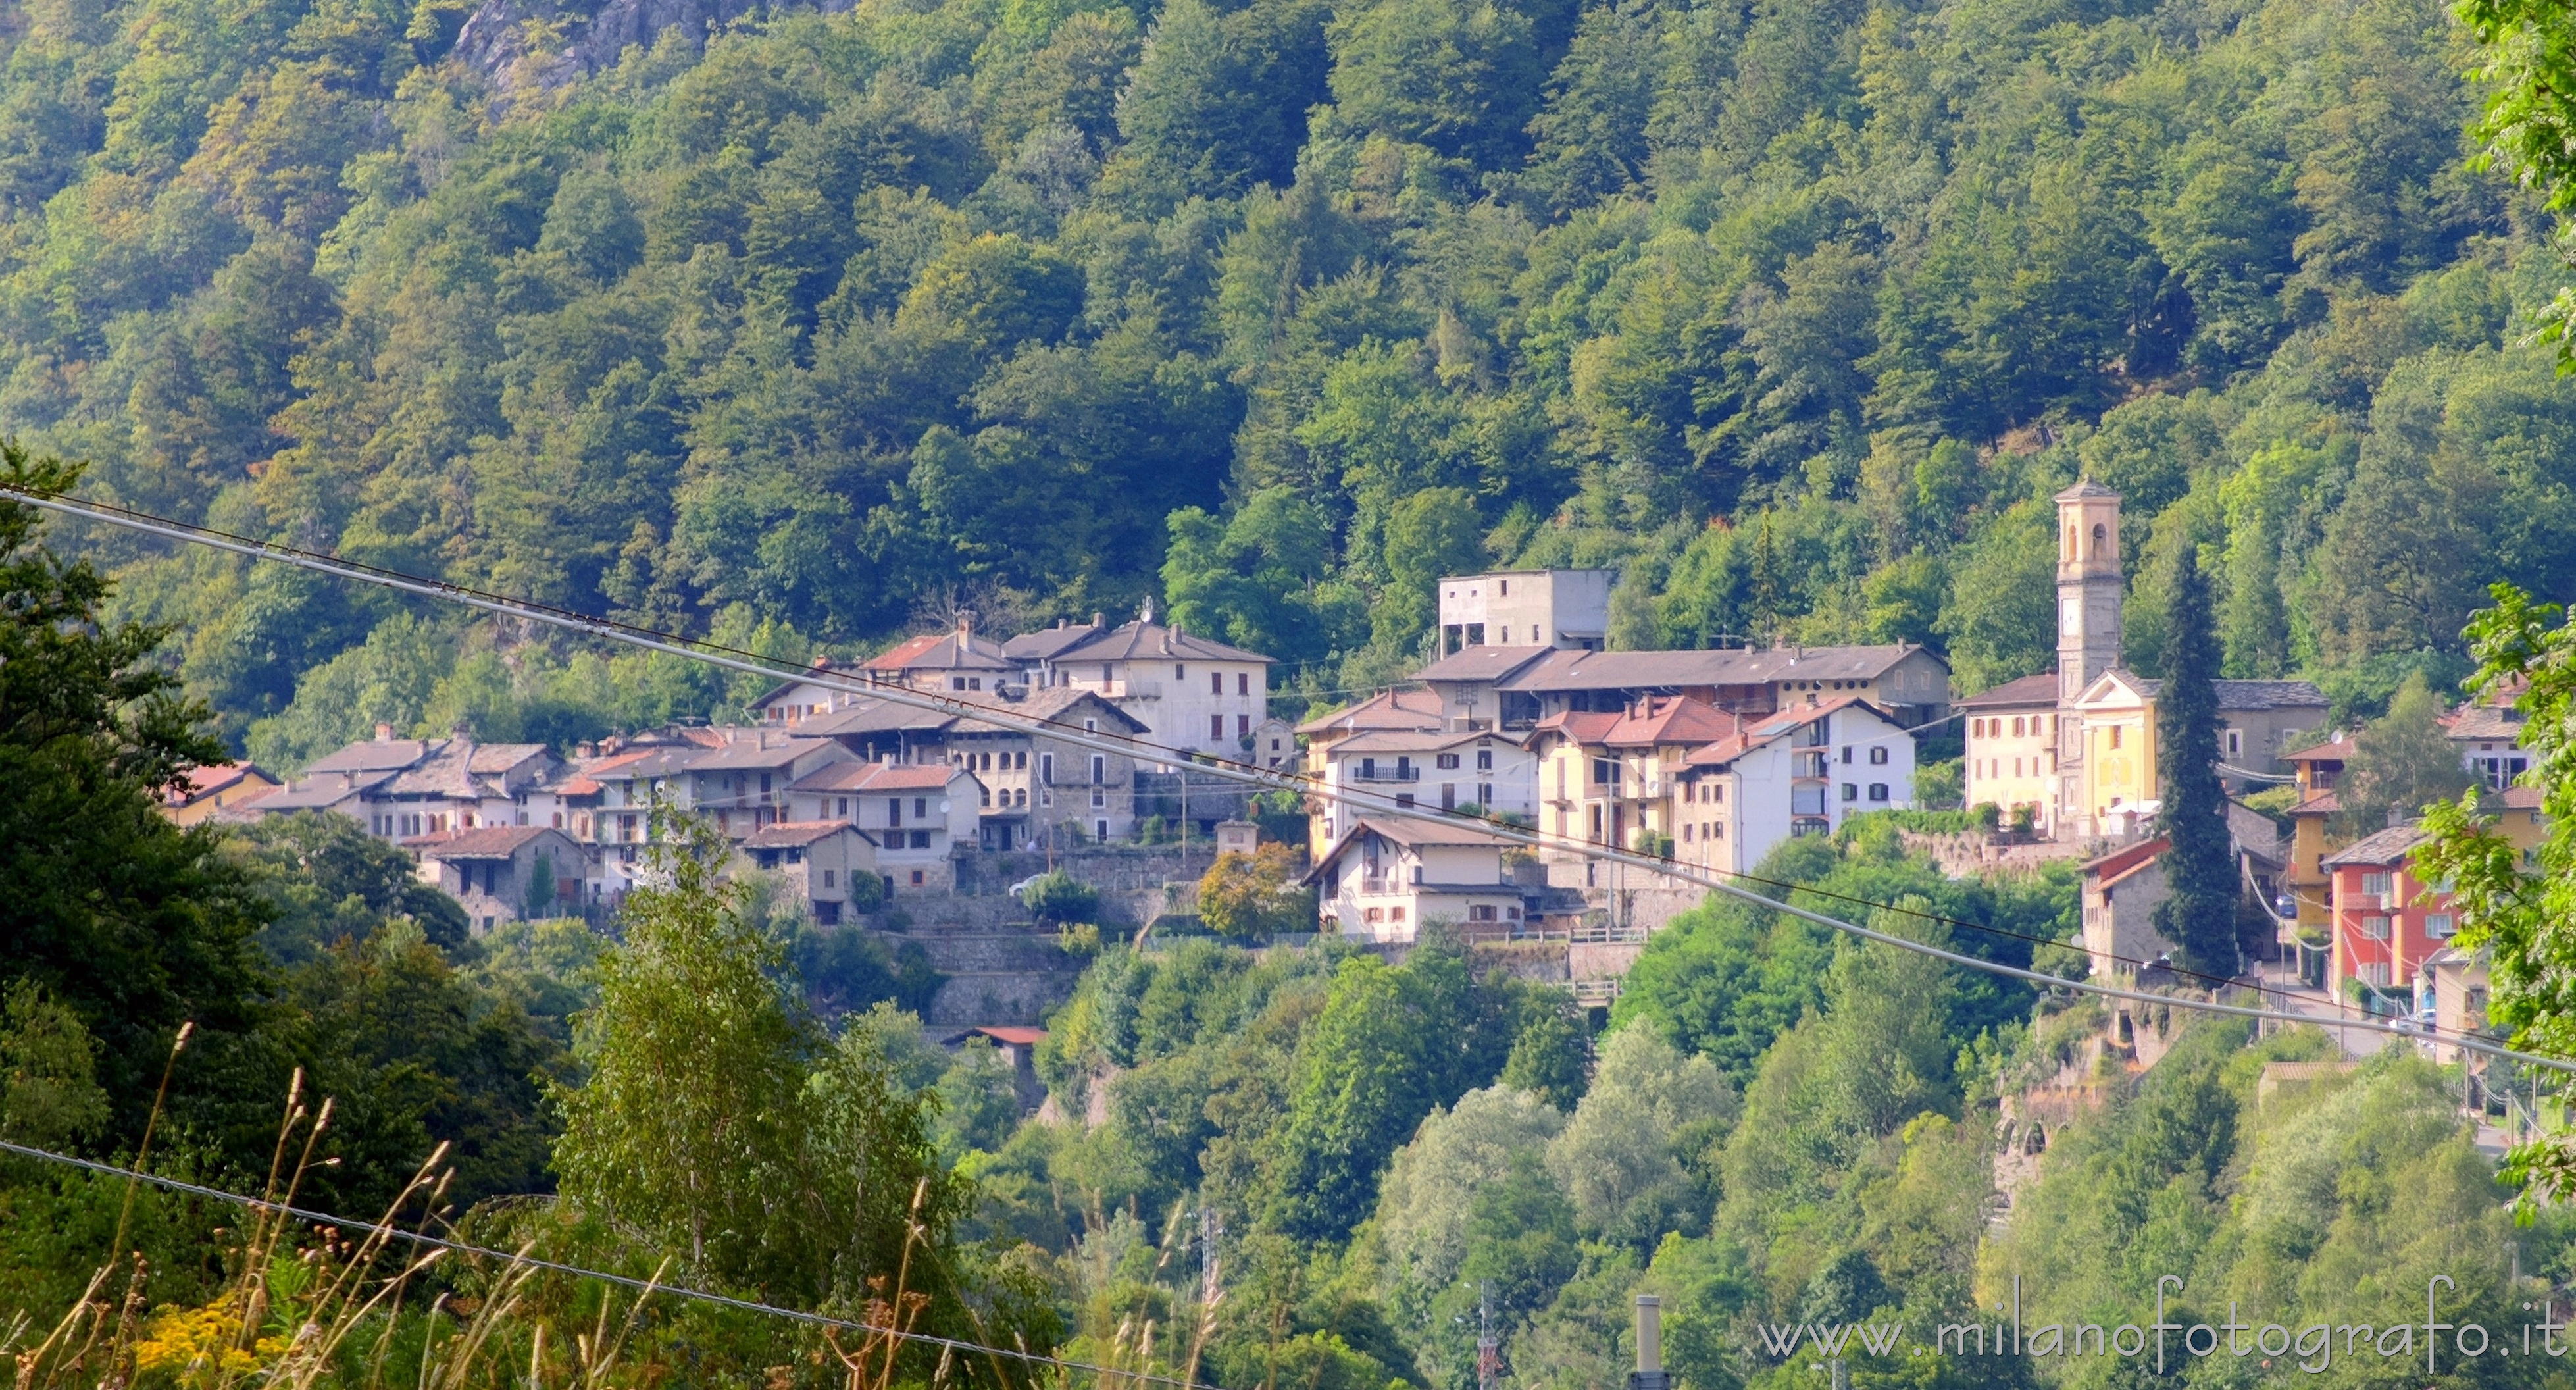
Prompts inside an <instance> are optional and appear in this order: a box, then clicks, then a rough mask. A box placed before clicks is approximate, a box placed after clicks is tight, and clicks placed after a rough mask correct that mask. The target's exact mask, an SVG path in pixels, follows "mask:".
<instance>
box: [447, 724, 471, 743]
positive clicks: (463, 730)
mask: <svg viewBox="0 0 2576 1390" xmlns="http://www.w3.org/2000/svg"><path fill="white" fill-rule="evenodd" d="M447 732H448V734H449V735H450V736H451V737H453V738H454V739H455V740H456V741H457V742H459V743H472V742H473V741H474V726H473V725H471V724H468V723H466V722H465V721H464V720H462V719H459V720H457V721H456V722H455V723H453V724H451V725H449V726H447Z"/></svg>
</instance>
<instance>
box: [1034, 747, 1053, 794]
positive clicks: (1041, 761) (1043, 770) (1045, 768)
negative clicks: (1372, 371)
mask: <svg viewBox="0 0 2576 1390" xmlns="http://www.w3.org/2000/svg"><path fill="white" fill-rule="evenodd" d="M1038 780H1039V781H1041V782H1044V783H1046V784H1047V785H1049V786H1053V785H1055V754H1053V753H1040V754H1038Z"/></svg>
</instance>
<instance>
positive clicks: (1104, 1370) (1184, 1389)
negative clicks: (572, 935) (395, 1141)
mask: <svg viewBox="0 0 2576 1390" xmlns="http://www.w3.org/2000/svg"><path fill="white" fill-rule="evenodd" d="M0 1152H7V1153H13V1154H16V1155H18V1156H19V1157H21V1158H32V1159H36V1160H39V1161H41V1162H45V1163H61V1164H67V1165H69V1166H71V1167H74V1168H85V1169H87V1170H89V1171H90V1172H93V1173H98V1174H102V1175H104V1176H107V1177H111V1178H121V1179H124V1180H126V1181H129V1182H146V1183H150V1184H152V1185H153V1186H155V1187H161V1188H167V1189H169V1190H170V1191H172V1192H184V1193H187V1194H188V1195H190V1196H192V1197H207V1198H211V1199H213V1200H215V1201H218V1202H230V1203H232V1204H234V1205H235V1206H242V1207H249V1208H251V1209H253V1210H256V1211H270V1212H281V1213H284V1214H285V1215H288V1216H292V1217H294V1218H296V1219H297V1220H300V1221H310V1222H314V1223H316V1224H319V1225H326V1226H332V1227H337V1228H339V1229H342V1230H359V1231H372V1232H374V1233H376V1234H378V1235H384V1236H392V1237H394V1238H395V1239H397V1240H407V1241H410V1242H411V1243H413V1244H415V1245H426V1246H429V1247H432V1248H434V1249H439V1250H450V1251H454V1252H455V1253H457V1254H460V1255H480V1256H484V1257H486V1258H488V1259H495V1260H500V1261H503V1262H504V1263H508V1264H520V1265H526V1266H528V1267H529V1268H532V1269H542V1270H547V1271H550V1272H552V1273H556V1274H569V1275H573V1276H575V1277H577V1278H582V1279H597V1280H599V1281H601V1282H602V1283H608V1284H616V1285H619V1286H620V1287H623V1288H629V1289H640V1290H643V1291H645V1292H647V1293H657V1294H669V1295H671V1296H672V1297H674V1298H681V1299H688V1300H691V1301H693V1302H698V1303H708V1304H713V1305H715V1306H717V1307H720V1308H732V1309H735V1310H737V1311H740V1312H746V1313H767V1314H769V1315H770V1316H772V1317H781V1318H788V1319H792V1320H794V1321H796V1322H802V1323H810V1324H812V1325H814V1326H816V1327H829V1328H834V1329H837V1330H839V1331H843V1332H865V1333H868V1334H870V1335H872V1336H883V1337H893V1338H896V1339H898V1340H901V1341H907V1342H919V1343H921V1344H923V1345H925V1346H935V1347H946V1348H948V1349H950V1350H952V1351H966V1352H981V1353H983V1354H985V1355H987V1356H1007V1357H1011V1358H1012V1359H1014V1360H1018V1361H1025V1362H1030V1363H1033V1364H1036V1365H1044V1366H1062V1367H1064V1368H1065V1369H1067V1370H1073V1371H1090V1372H1092V1373H1094V1374H1097V1375H1103V1376H1118V1377H1121V1378H1124V1379H1131V1380H1142V1381H1151V1382H1153V1383H1155V1384H1158V1385H1171V1386H1177V1387H1180V1390H1216V1387H1214V1386H1211V1385H1206V1384H1203V1383H1201V1382H1199V1381H1193V1380H1181V1379H1177V1378H1175V1377H1172V1376H1161V1375H1154V1374H1152V1373H1150V1372H1146V1371H1133V1370H1129V1369H1127V1368H1125V1367H1123V1366H1117V1367H1113V1366H1095V1365H1092V1364H1091V1363H1089V1362H1087V1361H1068V1360H1066V1359H1064V1358H1063V1357H1061V1356H1046V1355H1042V1354H1040V1353H1038V1352H1033V1351H1022V1350H1018V1349H1016V1348H1012V1347H996V1346H987V1345H985V1344H984V1343H982V1342H969V1341H963V1340H961V1339H959V1338H955V1337H941V1336H937V1335H935V1334H933V1333H928V1332H912V1331H907V1330H905V1329H903V1328H898V1327H880V1326H878V1325H877V1324H875V1323H867V1322H854V1321H852V1320H850V1319H848V1318H836V1317H833V1316H831V1315H830V1314H828V1313H809V1312H807V1311H805V1310H804V1309H802V1308H781V1307H779V1306H777V1305H776V1304H772V1303H759V1302H755V1301H753V1300H751V1299H748V1298H734V1297H732V1296H730V1295H727V1294H720V1293H709V1292H707V1291H706V1290H704V1289H693V1288H690V1287H688V1286H687V1285H685V1284H665V1283H656V1282H654V1281H652V1280H650V1279H637V1278H635V1277H633V1276H632V1275H626V1274H612V1273H610V1272H609V1271H607V1270H604V1269H585V1268H583V1267H582V1266H580V1265H574V1264H565V1263H563V1262H562V1261H559V1260H540V1259H537V1258H535V1257H533V1256H530V1255H525V1254H512V1253H510V1252H509V1251H506V1250H494V1249H491V1248H490V1247H488V1246H481V1245H469V1244H467V1243H465V1242H464V1241H461V1240H449V1239H447V1238H445V1237H443V1236H434V1235H430V1234H428V1233H427V1232H425V1231H409V1230H405V1229H403V1228H402V1227H400V1226H396V1225H392V1224H389V1223H378V1222H374V1221H360V1220H355V1219H352V1218H350V1217H345V1216H334V1215H332V1214H331V1213H330V1212H327V1211H315V1210H312V1209H311V1208H308V1207H297V1206H289V1205H287V1204H286V1203H284V1202H272V1201H268V1200H267V1199H265V1198H260V1197H245V1196H243V1195H242V1194H241V1193H238V1192H227V1191H225V1190H224V1189H222V1188H220V1187H207V1186H205V1185H203V1184H201V1183H193V1182H182V1181H180V1180H179V1179H177V1178H166V1177H163V1176H161V1175H160V1174H158V1173H146V1172H143V1171H141V1170H140V1169H135V1168H119V1167H117V1166H116V1165H114V1164H110V1163H100V1162H98V1161H96V1160H94V1159H87V1158H75V1157H73V1156H72V1155H70V1154H60V1153H55V1152H53V1151H51V1150H49V1149H38V1148H31V1147H29V1146H28V1145H25V1144H13V1143H11V1142H9V1141H7V1140H5V1139H0Z"/></svg>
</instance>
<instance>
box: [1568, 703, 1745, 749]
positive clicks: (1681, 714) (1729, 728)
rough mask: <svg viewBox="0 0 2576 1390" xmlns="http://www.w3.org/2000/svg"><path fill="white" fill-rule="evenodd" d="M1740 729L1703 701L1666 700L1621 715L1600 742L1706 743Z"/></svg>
mask: <svg viewBox="0 0 2576 1390" xmlns="http://www.w3.org/2000/svg"><path fill="white" fill-rule="evenodd" d="M1743 727H1744V721H1743V720H1742V719H1740V718H1738V717H1737V716H1735V715H1732V714H1729V713H1727V712H1726V711H1724V710H1722V709H1719V708H1718V707H1717V706H1715V705H1712V704H1709V703H1707V702H1706V701H1703V700H1692V699H1686V698H1685V699H1674V698H1669V697H1668V698H1664V699H1657V700H1650V701H1648V702H1647V711H1646V712H1645V713H1630V714H1624V715H1622V716H1620V719H1619V722H1618V723H1617V724H1615V725H1612V726H1611V728H1610V731H1609V732H1608V733H1607V734H1605V735H1603V736H1602V740H1601V741H1602V742H1604V743H1606V744H1609V745H1610V746H1612V747H1614V748H1660V747H1663V746H1665V745H1667V744H1707V743H1714V742H1716V741H1718V740H1720V739H1723V738H1729V737H1732V736H1733V735H1735V734H1736V733H1738V732H1740V731H1741V730H1742V729H1743Z"/></svg>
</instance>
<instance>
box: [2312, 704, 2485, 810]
mask: <svg viewBox="0 0 2576 1390" xmlns="http://www.w3.org/2000/svg"><path fill="white" fill-rule="evenodd" d="M2443 710H2444V704H2443V700H2442V697H2441V696H2439V695H2436V694H2434V693H2433V688H2432V686H2431V685H2429V684H2427V683H2426V682H2425V680H2424V673H2423V672H2421V671H2415V672H2411V673H2409V674H2408V675H2407V677H2406V683H2405V684H2403V685H2401V686H2399V687H2397V694H2396V696H2395V698H2393V699H2391V700H2390V701H2389V702H2388V713H2386V714H2384V715H2382V716H2380V717H2379V718H2377V719H2375V720H2372V721H2371V723H2370V727H2368V728H2366V729H2363V730H2362V731H2361V732H2360V733H2359V734H2357V735H2355V736H2354V738H2353V750H2352V759H2351V761H2350V762H2349V763H2347V764H2346V765H2345V768H2344V775H2343V777H2342V779H2341V780H2340V781H2339V782H2337V783H2336V785H2335V798H2336V800H2337V801H2339V802H2340V803H2341V804H2342V807H2343V809H2342V812H2341V814H2340V815H2338V816H2337V817H2336V818H2335V825H2334V829H2335V832H2336V833H2337V834H2339V835H2345V836H2356V837H2357V836H2361V835H2367V834H2369V833H2370V832H2371V831H2374V830H2377V829H2379V828H2380V827H2381V826H2384V825H2387V824H2389V823H2390V821H2391V819H2392V818H2394V819H2399V820H2405V819H2412V818H2413V817H2415V816H2416V815H2418V814H2420V813H2421V812H2422V811H2423V809H2424V806H2425V804H2426V803H2427V802H2433V801H2448V800H2450V799H2451V798H2453V797H2455V796H2458V795H2459V794H2460V793H2461V792H2463V791H2466V790H2467V789H2468V786H2469V773H2468V769H2467V768H2465V767H2462V766H2461V765H2460V753H2459V750H2458V749H2456V748H2453V747H2452V746H2451V740H2450V736H2449V735H2448V734H2446V733H2444V732H2443V730H2442V726H2441V724H2440V723H2438V722H2437V721H2438V720H2439V719H2440V717H2441V715H2442V713H2443Z"/></svg>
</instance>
